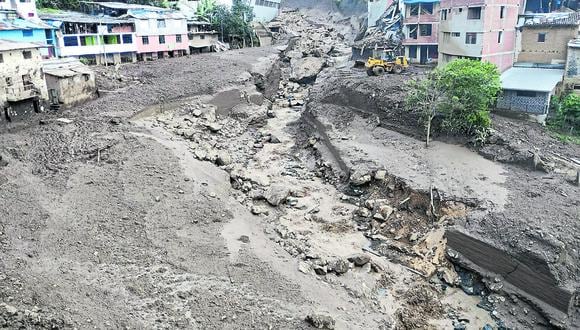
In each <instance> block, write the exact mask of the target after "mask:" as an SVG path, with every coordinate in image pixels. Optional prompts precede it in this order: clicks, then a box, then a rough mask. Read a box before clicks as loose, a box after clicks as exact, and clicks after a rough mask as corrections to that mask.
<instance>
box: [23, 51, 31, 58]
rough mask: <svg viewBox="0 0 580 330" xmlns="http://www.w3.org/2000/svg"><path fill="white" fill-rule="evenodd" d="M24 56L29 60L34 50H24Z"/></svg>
mask: <svg viewBox="0 0 580 330" xmlns="http://www.w3.org/2000/svg"><path fill="white" fill-rule="evenodd" d="M22 56H23V57H24V59H25V60H29V59H31V58H32V52H31V51H29V50H25V51H23V52H22Z"/></svg>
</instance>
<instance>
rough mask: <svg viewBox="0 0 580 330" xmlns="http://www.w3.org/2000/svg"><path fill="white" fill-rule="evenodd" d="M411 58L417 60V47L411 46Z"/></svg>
mask: <svg viewBox="0 0 580 330" xmlns="http://www.w3.org/2000/svg"><path fill="white" fill-rule="evenodd" d="M409 57H410V58H417V46H409Z"/></svg>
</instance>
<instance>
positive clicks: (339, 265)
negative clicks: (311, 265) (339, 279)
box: [332, 259, 350, 275]
mask: <svg viewBox="0 0 580 330" xmlns="http://www.w3.org/2000/svg"><path fill="white" fill-rule="evenodd" d="M349 268H350V264H349V263H348V261H346V260H342V259H338V260H336V261H334V262H333V264H332V270H334V272H335V273H336V274H338V275H340V274H344V273H346V272H348V270H349Z"/></svg>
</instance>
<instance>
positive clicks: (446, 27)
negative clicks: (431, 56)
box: [439, 0, 520, 72]
mask: <svg viewBox="0 0 580 330" xmlns="http://www.w3.org/2000/svg"><path fill="white" fill-rule="evenodd" d="M519 2H520V1H519V0H442V1H441V10H444V9H447V10H449V12H448V14H447V19H446V20H443V19H442V20H441V23H440V24H439V31H440V32H439V52H440V53H442V55H441V56H440V61H439V63H441V64H446V63H447V62H449V60H452V59H455V58H460V57H469V58H478V59H481V60H483V61H489V62H491V63H494V64H495V65H497V66H498V68H499V70H500V72H503V71H505V70H507V69H509V68H510V67H511V66H512V65H513V59H514V51H515V50H514V49H515V38H516V33H515V26H516V23H517V18H518V13H519V11H520V4H519ZM470 7H481V18H480V19H468V12H469V9H468V8H470ZM502 7H504V17H503V18H501V16H500V13H501V8H502ZM500 32H501V40H500V39H499V35H500ZM454 33H455V34H457V33H459V36H453V34H454ZM467 33H476V36H477V37H476V42H475V44H467V43H466V34H467Z"/></svg>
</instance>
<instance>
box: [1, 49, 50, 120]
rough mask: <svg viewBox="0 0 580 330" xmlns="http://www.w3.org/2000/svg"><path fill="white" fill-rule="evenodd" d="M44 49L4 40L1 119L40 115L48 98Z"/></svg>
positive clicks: (2, 50)
mask: <svg viewBox="0 0 580 330" xmlns="http://www.w3.org/2000/svg"><path fill="white" fill-rule="evenodd" d="M41 63H42V56H41V55H40V47H39V46H38V45H36V44H32V43H17V42H14V41H8V40H0V76H1V77H2V78H1V79H0V109H2V115H1V116H0V117H1V119H0V120H14V119H17V118H18V117H21V116H25V115H27V114H30V113H33V112H39V111H41V110H42V108H43V107H44V104H45V103H46V100H47V98H48V92H47V89H46V83H45V81H44V74H43V72H42V64H41Z"/></svg>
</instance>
